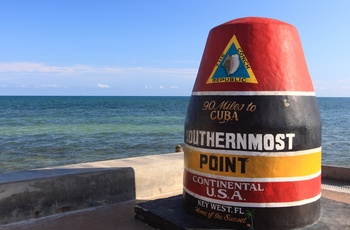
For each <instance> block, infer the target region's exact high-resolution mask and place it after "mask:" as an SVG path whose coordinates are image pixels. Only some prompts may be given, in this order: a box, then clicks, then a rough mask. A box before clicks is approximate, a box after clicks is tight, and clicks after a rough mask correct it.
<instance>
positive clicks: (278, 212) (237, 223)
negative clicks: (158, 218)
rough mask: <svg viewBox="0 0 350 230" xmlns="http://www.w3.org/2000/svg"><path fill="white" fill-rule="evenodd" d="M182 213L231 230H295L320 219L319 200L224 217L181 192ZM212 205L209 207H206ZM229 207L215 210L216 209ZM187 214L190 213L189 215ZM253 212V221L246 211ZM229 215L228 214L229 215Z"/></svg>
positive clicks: (233, 210)
mask: <svg viewBox="0 0 350 230" xmlns="http://www.w3.org/2000/svg"><path fill="white" fill-rule="evenodd" d="M183 198H184V200H183V205H184V209H185V210H186V211H187V212H188V213H189V214H191V215H193V216H196V217H198V218H201V219H203V220H204V221H210V223H213V224H217V225H218V226H221V227H225V228H233V229H276V230H277V229H281V230H282V229H283V230H286V229H295V228H300V227H304V226H307V225H311V224H313V223H315V222H317V221H318V220H319V218H320V213H321V211H320V210H321V204H320V199H318V200H317V201H315V202H312V203H309V204H305V205H301V206H293V207H278V208H251V207H250V208H244V207H231V209H230V210H229V211H228V210H226V211H225V212H224V213H223V212H220V211H215V210H213V209H211V208H210V207H208V209H206V208H205V207H203V206H202V207H200V206H199V205H198V202H199V201H200V200H199V201H198V199H197V198H195V197H193V196H191V195H189V194H188V193H186V192H184V196H183ZM210 205H213V204H210ZM208 206H209V205H208ZM222 208H225V209H228V208H229V207H228V206H227V207H225V206H219V207H218V209H222ZM190 210H191V211H190ZM249 210H254V213H253V217H252V218H250V217H249V216H247V211H249ZM230 213H232V214H230Z"/></svg>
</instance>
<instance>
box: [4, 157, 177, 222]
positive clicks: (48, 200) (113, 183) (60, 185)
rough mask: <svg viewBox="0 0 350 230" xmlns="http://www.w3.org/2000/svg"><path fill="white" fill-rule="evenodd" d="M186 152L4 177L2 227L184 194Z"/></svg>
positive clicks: (78, 165) (35, 171)
mask: <svg viewBox="0 0 350 230" xmlns="http://www.w3.org/2000/svg"><path fill="white" fill-rule="evenodd" d="M182 172H183V153H182V152H180V153H171V154H162V155H154V156H145V157H135V158H127V159H120V160H110V161H99V162H93V163H83V164H75V165H66V166H60V167H51V168H43V169H36V170H29V171H22V172H14V173H5V174H1V175H0V217H1V218H0V224H5V223H10V222H15V221H20V220H25V219H31V218H38V217H42V216H47V215H52V214H55V213H62V212H67V211H72V210H77V209H82V208H87V207H94V206H99V205H104V204H111V203H116V202H121V201H125V200H131V199H142V198H146V197H150V196H156V195H160V194H165V193H171V192H174V191H181V190H182Z"/></svg>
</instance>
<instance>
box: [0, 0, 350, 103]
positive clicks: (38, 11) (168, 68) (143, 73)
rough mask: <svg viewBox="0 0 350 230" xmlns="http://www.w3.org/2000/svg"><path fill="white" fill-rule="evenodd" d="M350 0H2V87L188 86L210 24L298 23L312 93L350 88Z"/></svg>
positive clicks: (136, 92)
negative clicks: (256, 20) (258, 19)
mask: <svg viewBox="0 0 350 230" xmlns="http://www.w3.org/2000/svg"><path fill="white" fill-rule="evenodd" d="M349 10H350V1H348V0H343V1H341V0H334V1H319V0H308V1H302V0H299V1H298V0H284V1H281V0H264V1H261V0H251V1H236V0H222V1H209V0H193V1H191V0H177V1H160V0H150V1H143V0H139V1H135V0H128V1H118V0H94V1H93V0H50V1H47V0H31V1H27V0H11V1H0V95H84V96H95V95H103V96H104V95H110V96H190V95H191V93H192V88H193V84H194V81H195V78H196V75H197V71H198V68H199V64H200V61H201V58H202V54H203V51H204V48H205V43H206V40H207V36H208V33H209V31H210V30H211V29H212V28H214V27H216V26H218V25H220V24H222V23H225V22H227V21H230V20H233V19H237V18H242V17H249V16H255V17H267V18H274V19H277V20H281V21H284V22H287V23H290V24H292V25H294V26H295V27H296V28H297V30H298V32H299V36H300V39H301V42H302V46H303V50H304V55H305V58H306V62H307V65H308V69H309V72H310V75H311V79H312V81H313V85H314V88H315V92H316V96H319V97H350V78H349V76H350V74H349V71H350V70H348V69H347V66H350V39H349V38H350V19H349V12H350V11H349Z"/></svg>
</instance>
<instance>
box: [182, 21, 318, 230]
mask: <svg viewBox="0 0 350 230" xmlns="http://www.w3.org/2000/svg"><path fill="white" fill-rule="evenodd" d="M184 157H185V160H184V166H185V167H184V193H183V204H184V209H185V210H186V211H187V212H188V213H191V214H192V215H193V216H196V217H199V218H201V219H202V221H204V222H205V221H207V222H209V223H211V224H217V225H219V226H222V227H226V228H234V229H292V228H297V227H302V226H306V225H309V224H312V223H314V222H316V221H317V220H318V219H319V217H320V197H321V118H320V114H319V110H318V106H317V101H316V96H315V93H314V88H313V85H312V81H311V78H310V75H309V72H308V69H307V65H306V61H305V58H304V54H303V50H302V46H301V43H300V39H299V36H298V32H297V30H296V28H295V27H294V26H292V25H290V24H287V23H284V22H281V21H278V20H274V19H267V18H256V17H248V18H241V19H237V20H233V21H229V22H227V23H224V24H222V25H219V26H217V27H215V28H213V29H212V30H211V31H210V33H209V35H208V39H207V43H206V46H205V50H204V53H203V57H202V60H201V64H200V67H199V70H198V75H197V78H196V81H195V84H194V88H193V92H192V95H191V99H190V103H189V106H188V111H187V117H186V122H185V148H184Z"/></svg>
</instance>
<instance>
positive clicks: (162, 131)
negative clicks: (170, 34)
mask: <svg viewBox="0 0 350 230" xmlns="http://www.w3.org/2000/svg"><path fill="white" fill-rule="evenodd" d="M189 100H190V97H118V96H115V97H107V96H104V97H97V96H83V97H79V96H74V97H70V96H62V97H56V96H40V97H39V96H38V97H37V96H0V173H5V172H13V171H20V170H26V169H34V168H42V167H49V166H58V165H64V164H74V163H82V162H91V161H101V160H110V159H119V158H127V157H136V156H144V155H153V154H164V153H170V152H174V151H175V147H176V145H178V144H181V145H183V142H184V141H183V130H184V121H185V116H186V111H187V106H188V103H189ZM317 100H318V105H319V109H320V113H321V118H322V123H323V126H322V154H323V155H322V164H327V165H337V166H345V167H350V129H349V126H350V98H317Z"/></svg>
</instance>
